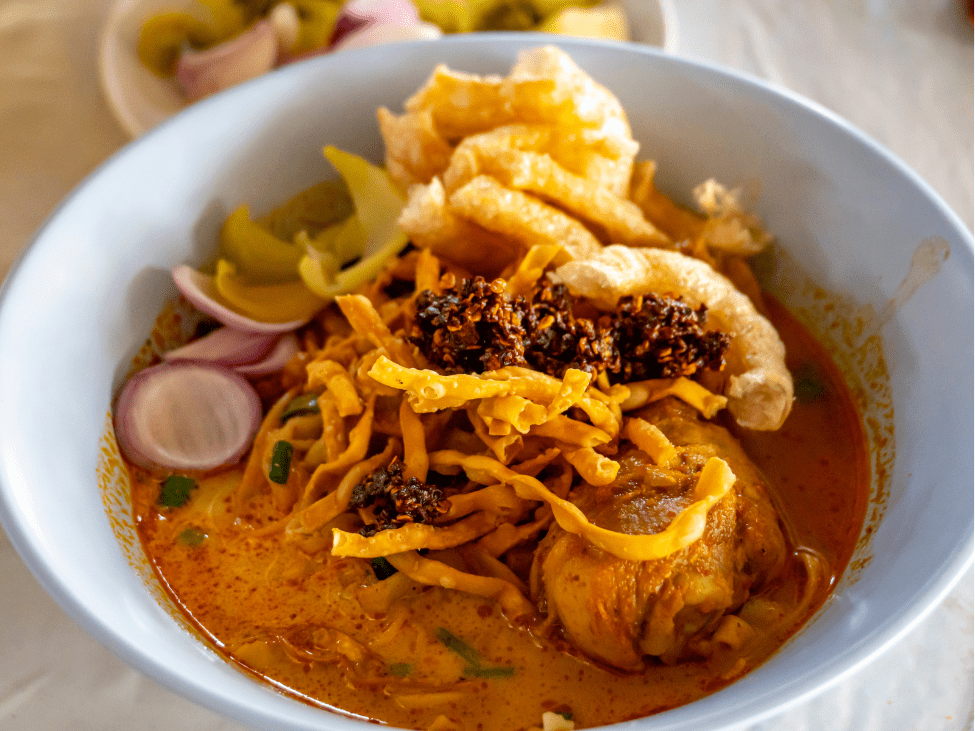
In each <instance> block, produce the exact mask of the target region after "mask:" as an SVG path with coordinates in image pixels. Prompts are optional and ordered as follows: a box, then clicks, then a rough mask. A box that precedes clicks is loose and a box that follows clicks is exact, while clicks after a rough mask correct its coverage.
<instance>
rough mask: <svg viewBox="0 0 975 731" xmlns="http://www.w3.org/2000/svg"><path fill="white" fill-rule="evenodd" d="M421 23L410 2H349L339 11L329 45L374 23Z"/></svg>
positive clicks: (408, 0)
mask: <svg viewBox="0 0 975 731" xmlns="http://www.w3.org/2000/svg"><path fill="white" fill-rule="evenodd" d="M419 22H420V14H419V13H418V12H417V9H416V6H415V5H413V3H411V2H410V0H349V1H348V2H347V3H345V4H344V5H342V8H341V9H340V10H339V15H338V17H337V18H336V19H335V29H334V30H333V31H332V37H331V39H329V45H335V43H337V42H338V41H339V40H341V39H342V37H343V36H345V35H346V34H348V33H354V32H355V31H357V30H360V29H362V28H364V27H366V26H367V25H372V24H374V23H380V24H383V25H386V24H390V25H413V24H415V23H419Z"/></svg>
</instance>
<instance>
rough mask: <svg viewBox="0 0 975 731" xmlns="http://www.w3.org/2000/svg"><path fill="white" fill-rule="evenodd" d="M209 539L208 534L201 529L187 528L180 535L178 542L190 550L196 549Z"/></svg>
mask: <svg viewBox="0 0 975 731" xmlns="http://www.w3.org/2000/svg"><path fill="white" fill-rule="evenodd" d="M206 539H207V534H206V533H204V532H203V531H201V530H200V529H199V528H186V529H185V530H184V531H183V532H182V533H180V534H179V536H178V537H177V540H178V541H179V542H180V543H182V544H184V545H186V546H189V547H190V548H196V547H197V546H199V545H201V544H202V543H203V541H205V540H206Z"/></svg>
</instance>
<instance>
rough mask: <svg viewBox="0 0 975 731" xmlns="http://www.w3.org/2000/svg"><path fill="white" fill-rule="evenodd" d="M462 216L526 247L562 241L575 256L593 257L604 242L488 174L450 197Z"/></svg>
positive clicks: (474, 180) (575, 257)
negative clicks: (506, 186) (601, 242)
mask: <svg viewBox="0 0 975 731" xmlns="http://www.w3.org/2000/svg"><path fill="white" fill-rule="evenodd" d="M448 203H449V206H450V208H451V209H452V210H453V211H454V212H456V213H457V214H458V215H460V216H462V217H464V218H466V219H468V220H470V221H473V222H474V223H476V224H478V225H479V226H482V227H483V228H486V229H488V230H489V231H493V232H495V233H497V234H500V235H501V236H503V237H504V238H505V239H511V240H513V241H517V242H519V243H520V244H521V245H522V246H523V247H524V250H528V249H530V248H531V247H532V246H536V245H540V244H558V245H559V246H561V247H562V248H563V249H564V250H565V252H566V253H567V254H568V255H569V256H570V257H572V258H573V259H578V258H585V257H588V256H592V255H594V254H596V253H597V252H599V251H600V249H602V245H601V244H600V243H599V239H597V238H596V237H595V236H594V235H593V234H592V233H591V232H590V231H589V229H587V228H586V227H585V226H584V225H583V224H582V223H581V222H579V221H578V220H576V219H575V218H572V217H571V216H569V215H567V214H565V213H563V212H562V211H560V210H558V209H557V208H554V207H553V206H550V205H548V204H547V203H543V202H542V201H540V200H539V199H538V198H536V197H534V196H531V195H527V194H525V193H522V192H521V191H518V190H511V189H509V188H505V187H504V186H503V185H501V184H500V183H499V182H498V181H497V180H495V179H494V178H492V177H490V176H488V175H479V176H477V177H476V178H474V179H473V180H471V181H470V182H469V183H467V184H465V185H463V186H462V187H460V188H458V189H457V190H455V191H454V192H453V193H451V194H450V197H449V199H448Z"/></svg>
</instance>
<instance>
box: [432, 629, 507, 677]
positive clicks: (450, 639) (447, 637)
mask: <svg viewBox="0 0 975 731" xmlns="http://www.w3.org/2000/svg"><path fill="white" fill-rule="evenodd" d="M437 639H438V640H440V641H441V642H442V643H443V644H444V646H445V647H446V648H447V649H448V650H450V651H451V652H453V653H455V654H457V655H459V656H460V657H461V658H463V659H464V660H465V661H466V662H467V667H466V668H464V675H473V676H474V677H475V678H510V677H511V676H512V675H514V674H515V669H514V668H513V667H503V666H485V665H483V664H482V661H481V655H480V653H479V652H478V651H477V650H475V649H474V648H473V647H471V646H470V645H468V644H467V643H466V642H464V641H463V640H462V639H461V638H460V637H458V636H457V635H455V634H454V633H453V632H451V631H450V630H448V629H445V628H444V627H438V628H437Z"/></svg>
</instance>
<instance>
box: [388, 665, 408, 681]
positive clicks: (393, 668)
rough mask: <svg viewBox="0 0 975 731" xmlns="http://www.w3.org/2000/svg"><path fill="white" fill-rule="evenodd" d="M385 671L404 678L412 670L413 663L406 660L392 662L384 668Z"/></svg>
mask: <svg viewBox="0 0 975 731" xmlns="http://www.w3.org/2000/svg"><path fill="white" fill-rule="evenodd" d="M386 672H387V673H389V674H390V675H392V676H394V677H397V678H405V677H406V676H408V675H409V674H410V673H412V672H413V665H412V664H410V663H408V662H397V663H393V664H392V665H390V666H389V667H387V668H386Z"/></svg>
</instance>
